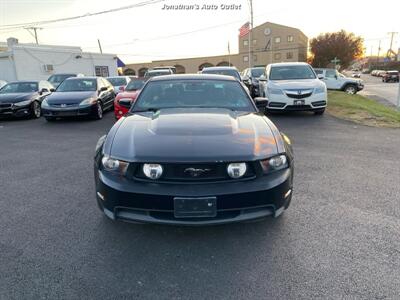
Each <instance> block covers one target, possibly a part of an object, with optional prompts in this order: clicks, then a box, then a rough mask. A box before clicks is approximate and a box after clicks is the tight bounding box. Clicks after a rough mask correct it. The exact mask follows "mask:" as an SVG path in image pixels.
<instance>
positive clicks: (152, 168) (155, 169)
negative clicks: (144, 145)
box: [143, 164, 163, 179]
mask: <svg viewBox="0 0 400 300" xmlns="http://www.w3.org/2000/svg"><path fill="white" fill-rule="evenodd" d="M143 173H144V175H146V177H147V178H150V179H158V178H160V177H161V175H162V173H163V167H162V165H160V164H144V165H143Z"/></svg>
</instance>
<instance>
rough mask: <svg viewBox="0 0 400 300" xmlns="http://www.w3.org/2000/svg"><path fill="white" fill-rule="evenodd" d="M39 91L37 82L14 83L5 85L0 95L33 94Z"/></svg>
mask: <svg viewBox="0 0 400 300" xmlns="http://www.w3.org/2000/svg"><path fill="white" fill-rule="evenodd" d="M38 90H39V87H38V84H37V82H14V83H9V84H6V85H5V86H3V87H2V89H1V90H0V94H8V93H34V92H37V91H38Z"/></svg>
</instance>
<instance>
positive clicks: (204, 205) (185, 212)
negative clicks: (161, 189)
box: [174, 197, 217, 218]
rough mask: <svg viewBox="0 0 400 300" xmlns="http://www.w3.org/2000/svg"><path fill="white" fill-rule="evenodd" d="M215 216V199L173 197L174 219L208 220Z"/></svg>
mask: <svg viewBox="0 0 400 300" xmlns="http://www.w3.org/2000/svg"><path fill="white" fill-rule="evenodd" d="M216 215H217V198H216V197H196V198H194V197H175V198H174V216H175V218H210V217H215V216H216Z"/></svg>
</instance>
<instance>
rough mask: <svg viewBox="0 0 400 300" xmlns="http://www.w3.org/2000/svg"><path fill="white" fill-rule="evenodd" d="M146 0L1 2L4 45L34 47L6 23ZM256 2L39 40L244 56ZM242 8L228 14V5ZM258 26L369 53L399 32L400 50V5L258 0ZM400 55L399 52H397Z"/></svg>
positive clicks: (116, 18) (109, 17)
mask: <svg viewBox="0 0 400 300" xmlns="http://www.w3.org/2000/svg"><path fill="white" fill-rule="evenodd" d="M143 1H144V0H114V1H110V0H0V41H6V39H7V38H8V37H11V36H12V37H15V38H18V39H19V41H20V42H22V43H32V42H34V41H35V40H34V38H33V36H32V35H31V34H30V33H29V32H28V30H26V29H24V28H19V29H18V28H17V29H16V28H13V29H10V28H5V25H9V24H16V23H25V22H31V21H32V22H33V21H42V20H52V19H58V18H65V17H72V16H78V15H84V14H86V13H94V12H98V11H104V10H108V9H113V8H117V7H122V6H126V5H130V4H135V3H138V2H143ZM248 2H249V1H248V0H213V1H212V0H165V1H163V2H159V3H155V4H151V5H148V6H144V7H139V8H132V9H127V10H123V11H118V12H113V13H108V14H103V15H99V16H93V17H85V18H80V19H76V20H71V21H64V22H57V23H50V24H45V25H40V27H42V29H41V30H39V31H38V37H39V43H42V44H52V45H69V46H80V47H82V49H83V50H84V51H90V52H99V47H98V43H97V39H99V40H100V42H101V44H102V48H103V52H106V53H114V54H117V55H118V56H119V57H120V58H121V59H122V60H123V61H124V62H125V63H136V62H146V61H151V60H160V59H174V58H185V57H196V56H211V55H222V54H227V53H228V43H229V45H230V50H231V53H237V51H238V39H237V37H238V29H239V28H240V26H241V25H243V24H244V23H245V22H246V21H248V20H249V16H250V10H249V5H248ZM179 4H184V5H189V4H197V5H199V6H200V7H202V6H203V5H204V4H206V5H212V4H214V5H217V6H218V7H219V9H218V10H201V9H200V10H196V11H194V10H165V9H162V8H163V7H164V5H179ZM221 4H225V5H231V4H235V5H241V9H237V10H221V8H220V5H221ZM253 11H254V26H257V25H260V24H262V23H265V22H267V21H269V22H273V23H278V24H282V25H286V26H292V27H296V28H299V29H300V30H302V31H303V32H304V33H305V34H306V35H307V36H308V37H309V38H313V37H315V36H317V35H318V34H320V33H324V32H333V31H339V30H341V29H344V30H346V31H349V32H354V33H355V34H356V35H360V36H362V37H363V38H364V40H365V48H366V53H367V55H370V54H371V53H372V54H374V55H376V54H377V51H378V44H379V40H381V48H382V50H381V51H380V55H383V54H384V53H386V51H387V49H388V48H389V43H390V36H389V35H388V32H391V31H398V32H399V34H397V35H396V36H395V39H394V44H393V48H394V49H398V48H399V47H400V1H399V0H386V1H383V2H370V1H359V0H336V1H322V0H319V1H317V0H303V1H296V0H285V1H268V0H253ZM396 51H397V50H396Z"/></svg>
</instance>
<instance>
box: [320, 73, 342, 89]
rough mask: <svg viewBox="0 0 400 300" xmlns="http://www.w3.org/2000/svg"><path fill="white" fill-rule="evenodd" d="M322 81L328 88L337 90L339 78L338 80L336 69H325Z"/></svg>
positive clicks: (339, 86) (339, 82)
mask: <svg viewBox="0 0 400 300" xmlns="http://www.w3.org/2000/svg"><path fill="white" fill-rule="evenodd" d="M324 82H325V84H326V87H327V88H328V89H329V90H339V89H340V88H341V80H339V77H338V76H337V74H336V70H333V69H332V70H331V69H329V70H326V71H325V76H324Z"/></svg>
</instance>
